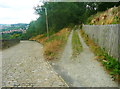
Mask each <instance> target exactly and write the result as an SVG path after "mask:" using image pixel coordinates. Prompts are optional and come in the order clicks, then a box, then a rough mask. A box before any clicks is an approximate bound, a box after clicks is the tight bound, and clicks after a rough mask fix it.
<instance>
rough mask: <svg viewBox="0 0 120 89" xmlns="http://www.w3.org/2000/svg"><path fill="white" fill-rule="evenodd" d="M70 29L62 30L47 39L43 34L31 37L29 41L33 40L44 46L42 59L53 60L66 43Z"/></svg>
mask: <svg viewBox="0 0 120 89" xmlns="http://www.w3.org/2000/svg"><path fill="white" fill-rule="evenodd" d="M70 31H71V29H70V28H64V29H62V30H61V31H59V32H57V33H55V34H53V35H51V36H50V37H49V38H48V37H46V36H45V35H44V34H42V35H38V36H36V37H32V38H31V39H30V40H35V41H37V42H39V43H41V44H43V46H44V57H45V59H47V60H53V59H55V58H57V56H58V54H59V52H60V51H61V49H62V48H63V47H64V44H65V43H66V42H67V39H68V35H69V33H70Z"/></svg>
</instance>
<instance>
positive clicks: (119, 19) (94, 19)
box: [87, 6, 120, 25]
mask: <svg viewBox="0 0 120 89" xmlns="http://www.w3.org/2000/svg"><path fill="white" fill-rule="evenodd" d="M87 24H91V25H93V24H94V25H105V24H120V6H119V7H113V8H110V9H108V10H106V11H104V12H98V13H97V14H95V15H92V16H91V17H89V18H88V21H87Z"/></svg>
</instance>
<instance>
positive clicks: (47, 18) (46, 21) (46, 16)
mask: <svg viewBox="0 0 120 89" xmlns="http://www.w3.org/2000/svg"><path fill="white" fill-rule="evenodd" d="M45 15H46V28H47V37H48V38H49V31H48V17H47V9H46V8H45Z"/></svg>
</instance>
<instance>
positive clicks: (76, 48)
mask: <svg viewBox="0 0 120 89" xmlns="http://www.w3.org/2000/svg"><path fill="white" fill-rule="evenodd" d="M72 49H73V54H72V55H73V57H76V56H77V55H78V54H80V53H81V51H82V45H81V43H80V39H79V36H78V33H77V31H73V36H72Z"/></svg>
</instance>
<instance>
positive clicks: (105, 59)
mask: <svg viewBox="0 0 120 89" xmlns="http://www.w3.org/2000/svg"><path fill="white" fill-rule="evenodd" d="M80 33H81V36H82V37H83V39H84V40H85V42H86V44H87V45H88V46H89V47H90V49H91V50H92V51H93V52H94V54H95V55H96V58H95V59H97V60H98V61H100V62H101V63H102V64H103V66H104V67H105V69H106V70H107V72H108V73H109V74H110V75H111V76H112V78H113V79H114V80H116V81H118V82H120V79H119V78H120V62H118V61H117V60H116V59H115V58H113V57H111V56H109V55H108V54H107V52H105V50H104V49H102V48H100V47H99V46H98V45H97V44H95V43H94V42H93V41H92V40H91V39H90V38H89V37H88V35H87V34H85V32H84V31H83V30H81V31H80Z"/></svg>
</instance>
